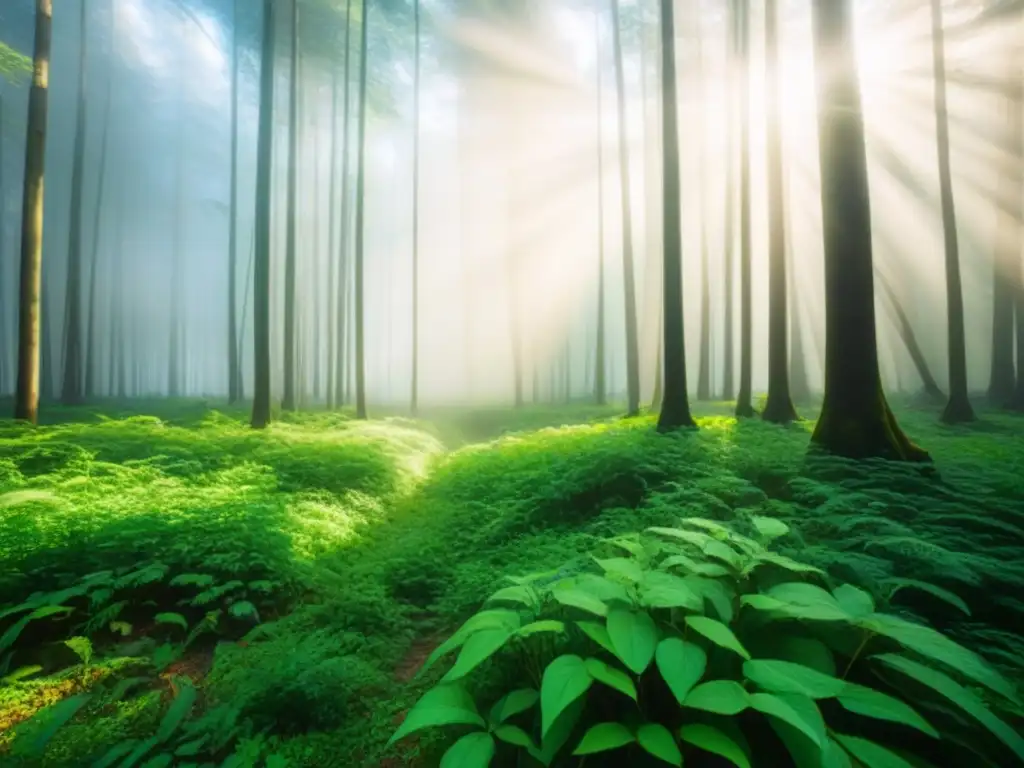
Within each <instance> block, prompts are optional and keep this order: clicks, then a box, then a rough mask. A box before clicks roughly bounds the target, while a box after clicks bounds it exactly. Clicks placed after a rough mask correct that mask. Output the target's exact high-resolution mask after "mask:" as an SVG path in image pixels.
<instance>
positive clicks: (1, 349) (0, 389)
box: [0, 96, 8, 396]
mask: <svg viewBox="0 0 1024 768" xmlns="http://www.w3.org/2000/svg"><path fill="white" fill-rule="evenodd" d="M3 106H4V101H3V97H2V96H0V396H2V395H5V394H7V307H6V306H5V304H6V296H7V263H8V262H7V252H6V249H5V248H4V246H5V245H6V241H5V240H4V235H5V234H6V232H5V231H4V219H5V216H4V213H5V212H6V210H5V209H6V205H5V203H6V197H5V196H4V192H3V190H4V167H3V166H4V110H3Z"/></svg>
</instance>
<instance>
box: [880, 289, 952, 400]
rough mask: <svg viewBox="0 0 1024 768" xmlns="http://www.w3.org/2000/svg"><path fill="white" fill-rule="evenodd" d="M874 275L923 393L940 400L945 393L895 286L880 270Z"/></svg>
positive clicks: (944, 396) (943, 398)
mask: <svg viewBox="0 0 1024 768" xmlns="http://www.w3.org/2000/svg"><path fill="white" fill-rule="evenodd" d="M875 275H876V277H877V279H878V284H879V286H880V287H881V289H882V295H883V296H884V297H885V309H886V312H887V313H888V315H889V318H890V320H891V321H892V324H893V326H894V327H895V328H896V333H897V334H898V335H899V337H900V340H901V341H902V342H903V345H904V346H905V347H906V348H907V354H908V355H910V360H911V362H913V363H914V368H915V369H916V370H917V375H918V376H920V377H921V383H922V384H923V386H924V391H925V394H926V395H927V396H928V397H929V398H931V399H932V400H935V401H936V402H942V401H943V400H945V399H946V395H945V394H943V392H942V388H941V387H939V384H938V382H937V381H936V380H935V376H934V374H932V369H931V367H930V366H929V365H928V360H927V358H925V356H924V351H923V350H922V349H921V344H920V343H919V342H918V340H917V334H916V333H914V326H913V325H912V324H911V322H910V318H909V317H908V316H907V312H906V310H905V309H904V308H903V302H902V301H900V297H899V295H898V294H897V293H896V288H895V287H894V286H893V284H892V283H891V282H889V280H888V279H887V278H886V277H885V275H883V274H882V273H881V272H879V271H877V270H876V272H875Z"/></svg>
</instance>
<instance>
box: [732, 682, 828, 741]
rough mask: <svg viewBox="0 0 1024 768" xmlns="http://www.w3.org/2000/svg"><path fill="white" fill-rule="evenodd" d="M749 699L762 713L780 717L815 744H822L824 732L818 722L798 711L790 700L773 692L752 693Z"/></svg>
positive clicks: (751, 704)
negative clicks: (820, 730) (820, 731)
mask: <svg viewBox="0 0 1024 768" xmlns="http://www.w3.org/2000/svg"><path fill="white" fill-rule="evenodd" d="M749 699H750V706H751V707H753V708H754V709H756V710H757V711H758V712H760V713H761V714H763V715H768V716H770V717H774V718H778V719H779V720H781V721H782V722H784V723H786V724H788V725H790V726H792V727H793V728H795V729H797V730H798V731H800V733H802V734H804V735H805V736H806V737H807V738H808V739H810V740H811V742H813V743H814V745H815V746H817V747H820V746H821V741H822V734H821V733H819V729H818V728H817V723H814V722H811V720H810V718H809V717H807V716H806V715H804V714H803V713H801V712H798V711H797V710H796V709H795V708H794V707H793V706H792V705H791V704H790V703H789V702H787V701H785V700H783V699H782V698H781V697H779V696H776V695H774V694H771V693H752V694H750V697H749Z"/></svg>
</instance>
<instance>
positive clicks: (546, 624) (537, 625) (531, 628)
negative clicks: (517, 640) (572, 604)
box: [515, 619, 565, 637]
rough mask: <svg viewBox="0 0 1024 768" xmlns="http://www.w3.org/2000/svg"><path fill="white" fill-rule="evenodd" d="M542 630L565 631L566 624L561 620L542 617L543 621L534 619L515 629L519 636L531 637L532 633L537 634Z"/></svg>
mask: <svg viewBox="0 0 1024 768" xmlns="http://www.w3.org/2000/svg"><path fill="white" fill-rule="evenodd" d="M541 632H555V633H559V634H560V633H562V632H565V624H564V623H562V622H561V621H554V620H553V619H542V620H541V621H534V622H531V623H530V624H527V625H526V626H524V627H520V628H519V629H517V630H516V631H515V634H516V636H517V637H529V636H530V635H537V634H540V633H541Z"/></svg>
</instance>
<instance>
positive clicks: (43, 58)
mask: <svg viewBox="0 0 1024 768" xmlns="http://www.w3.org/2000/svg"><path fill="white" fill-rule="evenodd" d="M52 19H53V0H36V18H35V41H34V43H33V54H32V56H33V72H32V90H31V91H29V97H28V136H27V138H26V142H25V175H24V181H23V188H22V204H21V261H20V267H21V276H20V285H19V292H18V384H17V389H16V391H15V397H14V418H16V419H23V420H25V421H29V422H31V423H33V424H35V423H36V421H37V418H38V411H39V342H40V326H41V323H40V306H39V305H40V294H41V292H42V278H43V158H44V157H45V155H46V113H47V101H48V94H49V84H50V29H51V24H52Z"/></svg>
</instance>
